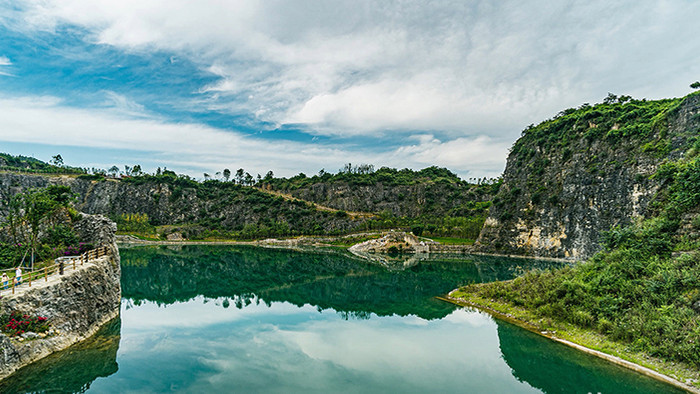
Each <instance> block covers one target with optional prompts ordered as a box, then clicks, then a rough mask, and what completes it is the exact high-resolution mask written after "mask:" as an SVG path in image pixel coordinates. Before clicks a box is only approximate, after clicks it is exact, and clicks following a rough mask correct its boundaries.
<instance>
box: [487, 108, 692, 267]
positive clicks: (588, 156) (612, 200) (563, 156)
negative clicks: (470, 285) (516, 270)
mask: <svg viewBox="0 0 700 394" xmlns="http://www.w3.org/2000/svg"><path fill="white" fill-rule="evenodd" d="M699 114H700V95H698V94H691V95H689V96H687V97H684V98H681V99H670V100H659V101H646V100H629V98H621V99H617V100H606V102H605V103H603V104H598V105H595V106H590V105H587V104H585V105H583V106H582V107H580V108H578V109H569V110H565V111H562V112H561V113H560V114H559V115H558V116H557V117H555V118H554V119H551V120H548V121H545V122H543V123H541V124H540V125H538V126H530V127H529V128H528V129H526V130H525V131H523V135H522V137H521V138H520V139H519V140H518V141H517V142H516V143H515V144H514V146H513V148H512V149H511V152H510V154H509V156H508V161H507V165H506V169H505V172H504V176H503V179H504V183H503V185H502V187H501V188H500V190H499V191H498V194H497V195H496V197H495V198H494V200H493V205H492V206H491V208H490V211H489V216H488V218H487V219H486V222H485V225H484V228H483V229H482V231H481V234H480V236H479V238H478V240H477V242H476V245H475V246H476V248H477V250H479V251H482V252H497V253H507V254H517V255H529V256H546V257H561V258H570V259H585V258H587V257H590V256H592V255H593V254H595V253H596V252H597V251H599V250H600V249H601V236H602V235H603V233H604V232H605V231H608V230H611V229H613V228H615V226H620V227H624V226H625V225H627V224H629V223H631V222H633V221H635V220H637V218H640V219H641V218H644V217H648V216H649V215H651V214H653V211H654V204H653V201H654V200H655V199H656V198H657V195H658V193H659V192H660V191H662V189H663V188H664V187H665V184H664V180H663V179H661V178H659V177H657V176H655V174H656V173H657V172H658V170H659V168H660V166H661V165H662V164H663V163H665V162H668V161H673V160H676V159H678V158H681V157H683V156H684V155H686V154H687V152H688V151H689V150H691V149H695V148H693V143H694V142H695V141H696V139H697V137H698V132H699V130H700V115H699Z"/></svg>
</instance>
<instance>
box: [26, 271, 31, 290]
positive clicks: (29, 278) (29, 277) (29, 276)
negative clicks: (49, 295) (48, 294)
mask: <svg viewBox="0 0 700 394" xmlns="http://www.w3.org/2000/svg"><path fill="white" fill-rule="evenodd" d="M27 278H28V279H27V280H28V281H29V287H32V273H31V272H30V273H29V275H27Z"/></svg>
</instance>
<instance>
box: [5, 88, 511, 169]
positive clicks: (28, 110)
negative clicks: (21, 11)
mask: <svg viewBox="0 0 700 394" xmlns="http://www.w3.org/2000/svg"><path fill="white" fill-rule="evenodd" d="M111 97H112V98H113V101H114V102H117V103H118V105H116V106H114V107H113V108H105V109H102V110H83V109H75V108H71V107H67V106H64V105H62V102H61V100H60V99H58V98H55V97H48V96H41V97H22V98H2V97H0V124H2V125H3V128H2V131H0V141H7V142H15V143H30V144H45V145H57V146H77V147H84V148H86V149H90V148H98V149H113V150H114V149H116V150H123V151H138V152H142V153H148V157H150V158H151V159H153V158H157V159H158V160H161V162H162V165H165V166H167V167H169V168H173V169H182V171H183V172H186V173H189V174H190V175H192V176H201V173H202V172H209V173H212V172H215V171H218V170H220V169H222V168H225V167H228V168H239V167H243V168H245V169H246V170H247V171H249V172H251V173H253V174H255V173H261V174H265V173H266V172H267V171H268V170H270V169H272V170H273V171H274V172H275V173H276V174H277V175H283V176H290V175H293V174H296V173H298V172H305V173H307V174H314V173H316V171H318V170H320V169H321V168H325V169H327V170H329V171H335V170H336V169H339V168H342V166H343V164H344V163H348V162H352V163H373V164H375V165H377V166H390V167H399V168H404V167H409V168H415V169H420V168H424V167H427V166H431V165H435V164H437V165H440V166H448V167H449V168H450V169H452V170H453V171H456V172H457V173H458V174H460V175H462V176H463V177H468V176H497V175H498V174H499V173H500V172H501V171H502V169H503V165H504V161H503V160H502V159H500V158H502V157H503V149H505V145H504V144H502V143H498V142H497V141H492V140H491V139H490V138H488V137H483V136H482V137H475V138H458V139H454V140H450V141H440V140H438V139H436V138H435V137H433V136H417V137H415V138H413V139H410V140H409V141H408V145H406V146H403V147H399V148H396V149H386V150H384V151H379V152H378V153H372V152H363V151H357V150H350V149H347V148H345V147H343V146H341V145H319V144H315V143H302V142H293V141H285V140H265V139H258V138H253V137H251V136H247V135H245V134H242V133H239V132H235V131H225V130H221V129H217V128H213V127H209V126H205V125H200V124H195V123H170V122H165V121H163V120H161V119H158V118H153V117H150V118H149V117H147V115H146V114H141V115H142V116H141V117H139V118H133V117H131V116H125V114H124V108H127V109H129V108H134V107H135V108H136V109H138V105H137V104H134V103H130V102H128V101H126V99H124V98H122V97H121V96H119V95H111ZM486 157H497V158H499V159H485V158H486ZM104 160H105V163H102V164H101V165H102V166H104V167H108V166H111V164H109V163H114V162H122V161H121V160H119V159H118V158H116V157H107V156H105V158H104ZM83 165H85V164H83ZM471 169H474V171H475V172H473V173H470V172H469V171H470V170H471Z"/></svg>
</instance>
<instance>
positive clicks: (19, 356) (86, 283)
mask: <svg viewBox="0 0 700 394" xmlns="http://www.w3.org/2000/svg"><path fill="white" fill-rule="evenodd" d="M115 230H116V225H115V224H114V223H113V222H111V221H109V220H108V219H106V218H105V217H102V216H93V215H85V216H84V218H83V220H82V221H81V222H80V231H81V234H82V235H83V236H85V237H94V238H87V240H89V241H90V242H92V243H96V244H99V245H103V246H108V247H109V248H110V249H111V250H112V251H113V252H112V253H111V254H109V255H107V256H104V257H102V258H100V259H96V260H93V261H90V262H88V263H85V265H82V266H81V265H77V266H76V267H77V269H76V270H73V269H67V270H66V272H65V275H63V276H59V275H53V276H51V277H49V281H48V282H45V281H44V280H43V279H41V280H38V281H35V282H33V283H32V287H31V288H30V287H28V286H27V284H23V285H22V286H21V287H19V288H18V289H17V290H16V294H14V295H13V294H9V293H8V291H4V292H3V299H2V303H1V304H0V313H2V314H8V313H10V312H11V311H15V310H16V311H21V312H23V313H27V314H30V315H39V316H44V317H47V318H48V319H49V322H50V324H51V328H52V329H54V330H58V333H57V334H55V335H52V336H49V337H47V338H45V339H39V338H37V339H33V340H28V341H22V342H21V341H18V340H17V339H15V338H8V337H7V336H5V335H4V334H0V360H2V362H1V363H0V378H3V377H5V376H7V375H9V374H10V373H12V372H13V371H15V370H17V369H18V368H20V367H22V366H24V365H26V364H29V363H31V362H33V361H36V360H38V359H40V358H43V357H45V356H47V355H48V354H50V353H52V352H54V351H58V350H62V349H64V348H66V347H68V346H70V345H72V344H74V343H76V342H79V341H81V340H83V339H86V338H87V337H89V336H91V335H92V334H94V333H95V332H96V331H97V330H98V329H99V328H100V326H101V325H102V324H104V323H106V322H107V321H109V320H111V319H113V318H114V317H116V316H117V315H118V314H119V307H120V303H121V286H120V276H121V268H120V265H119V253H118V250H117V247H116V244H115V243H114V239H115V237H114V232H115Z"/></svg>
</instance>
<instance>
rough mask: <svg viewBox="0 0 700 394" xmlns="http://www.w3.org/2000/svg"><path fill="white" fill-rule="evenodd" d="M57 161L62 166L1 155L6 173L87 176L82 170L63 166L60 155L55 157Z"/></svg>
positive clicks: (2, 167)
mask: <svg viewBox="0 0 700 394" xmlns="http://www.w3.org/2000/svg"><path fill="white" fill-rule="evenodd" d="M55 160H56V162H57V164H58V163H60V164H61V165H53V164H48V163H45V162H43V161H41V160H38V159H35V158H33V157H27V156H13V155H9V154H7V153H0V170H5V171H21V172H30V173H37V174H85V173H86V171H85V170H84V169H82V168H76V167H69V166H64V165H63V159H62V158H61V156H60V155H57V156H56V157H55Z"/></svg>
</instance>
